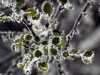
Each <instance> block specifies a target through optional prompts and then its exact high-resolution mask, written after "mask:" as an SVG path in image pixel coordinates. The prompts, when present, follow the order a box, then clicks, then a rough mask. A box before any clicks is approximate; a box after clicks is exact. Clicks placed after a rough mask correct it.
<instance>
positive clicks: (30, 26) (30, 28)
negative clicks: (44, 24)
mask: <svg viewBox="0 0 100 75" xmlns="http://www.w3.org/2000/svg"><path fill="white" fill-rule="evenodd" d="M22 23H23V24H25V26H26V27H27V28H28V29H29V31H30V32H31V33H32V35H33V37H34V36H36V34H35V33H34V31H33V29H32V25H29V23H28V22H27V21H26V20H25V19H23V20H22Z"/></svg>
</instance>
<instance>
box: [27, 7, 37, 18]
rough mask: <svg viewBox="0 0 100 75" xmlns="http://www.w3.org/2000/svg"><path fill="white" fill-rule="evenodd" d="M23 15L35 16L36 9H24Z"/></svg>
mask: <svg viewBox="0 0 100 75" xmlns="http://www.w3.org/2000/svg"><path fill="white" fill-rule="evenodd" d="M25 12H26V13H25V16H33V17H34V16H36V14H37V11H36V10H35V9H34V8H28V9H27V10H26V11H25Z"/></svg>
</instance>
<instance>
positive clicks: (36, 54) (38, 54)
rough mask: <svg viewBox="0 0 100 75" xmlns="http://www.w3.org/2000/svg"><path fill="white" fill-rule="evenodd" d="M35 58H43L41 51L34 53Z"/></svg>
mask: <svg viewBox="0 0 100 75" xmlns="http://www.w3.org/2000/svg"><path fill="white" fill-rule="evenodd" d="M34 56H35V57H41V56H42V52H41V51H40V50H36V51H35V53H34Z"/></svg>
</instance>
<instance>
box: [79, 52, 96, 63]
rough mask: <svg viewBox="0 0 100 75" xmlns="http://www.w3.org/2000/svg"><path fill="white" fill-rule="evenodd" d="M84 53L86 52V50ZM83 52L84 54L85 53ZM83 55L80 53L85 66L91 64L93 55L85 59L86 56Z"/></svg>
mask: <svg viewBox="0 0 100 75" xmlns="http://www.w3.org/2000/svg"><path fill="white" fill-rule="evenodd" d="M86 51H87V50H86ZM86 51H85V52H86ZM85 52H84V53H85ZM84 53H81V54H80V56H81V59H82V61H83V62H84V63H85V64H87V65H89V64H92V61H93V59H94V53H93V54H92V55H91V56H90V57H86V56H85V55H84Z"/></svg>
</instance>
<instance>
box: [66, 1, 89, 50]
mask: <svg viewBox="0 0 100 75" xmlns="http://www.w3.org/2000/svg"><path fill="white" fill-rule="evenodd" d="M90 4H91V2H90V1H89V2H87V3H86V4H85V5H84V7H83V9H82V11H81V13H80V14H79V15H78V17H77V19H76V20H75V23H74V26H73V28H72V30H71V31H70V32H69V34H68V35H67V37H66V38H67V43H66V46H65V49H67V47H69V46H70V41H71V39H72V37H73V36H74V34H75V33H76V32H77V27H78V24H79V22H80V20H81V18H82V16H83V12H86V11H87V9H88V8H89V6H90Z"/></svg>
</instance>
